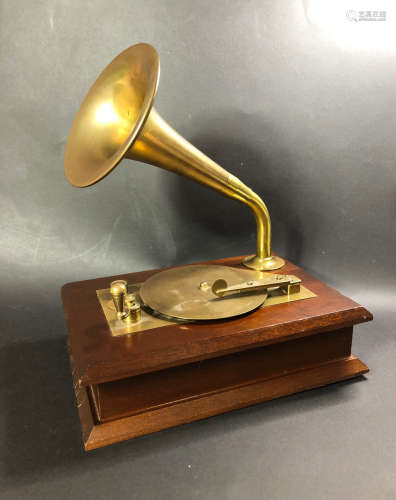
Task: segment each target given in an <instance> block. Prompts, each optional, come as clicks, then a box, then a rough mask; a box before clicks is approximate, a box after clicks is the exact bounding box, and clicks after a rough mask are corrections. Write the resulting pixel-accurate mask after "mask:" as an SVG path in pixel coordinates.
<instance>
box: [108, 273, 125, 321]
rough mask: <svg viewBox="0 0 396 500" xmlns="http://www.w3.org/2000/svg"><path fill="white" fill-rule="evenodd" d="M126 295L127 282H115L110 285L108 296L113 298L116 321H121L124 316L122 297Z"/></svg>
mask: <svg viewBox="0 0 396 500" xmlns="http://www.w3.org/2000/svg"><path fill="white" fill-rule="evenodd" d="M126 293H127V282H126V281H125V280H116V281H112V282H111V283H110V294H111V296H112V298H113V302H114V306H115V308H116V311H117V318H118V319H122V318H123V317H124V316H125V313H124V297H125V294H126Z"/></svg>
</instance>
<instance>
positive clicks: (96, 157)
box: [65, 43, 160, 187]
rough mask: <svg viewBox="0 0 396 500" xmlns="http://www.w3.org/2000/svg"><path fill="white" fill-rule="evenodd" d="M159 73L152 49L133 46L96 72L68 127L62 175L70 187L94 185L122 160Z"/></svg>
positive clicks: (140, 123) (151, 97) (149, 103)
mask: <svg viewBox="0 0 396 500" xmlns="http://www.w3.org/2000/svg"><path fill="white" fill-rule="evenodd" d="M159 74H160V65H159V58H158V54H157V52H156V50H155V49H154V48H153V47H152V46H151V45H149V44H147V43H139V44H138V45H134V46H132V47H129V48H128V49H126V50H124V51H123V52H121V54H119V55H118V56H117V57H116V58H115V59H113V61H112V62H111V63H110V64H109V65H108V66H107V67H106V68H105V69H104V70H103V71H102V73H101V74H100V75H99V77H98V78H97V79H96V81H95V83H94V84H93V85H92V87H91V88H90V90H89V92H88V94H87V95H86V97H85V99H84V101H83V103H82V105H81V107H80V109H79V111H78V113H77V115H76V117H75V119H74V122H73V126H72V128H71V131H70V134H69V137H68V140H67V143H66V151H65V174H66V178H67V180H68V181H69V182H70V184H72V185H73V186H75V187H86V186H90V185H91V184H95V182H98V181H100V180H101V179H102V178H103V177H104V176H105V175H107V174H108V173H110V172H111V170H113V168H114V167H116V166H117V165H118V163H119V162H120V161H121V160H122V159H123V158H124V156H125V154H126V153H127V151H128V150H129V148H130V147H131V146H132V145H133V143H134V141H135V140H136V138H137V136H138V135H139V132H140V130H141V128H142V126H143V124H144V123H145V121H146V119H147V117H148V115H149V113H150V111H151V107H152V105H153V101H154V96H155V94H156V91H157V87H158V81H159Z"/></svg>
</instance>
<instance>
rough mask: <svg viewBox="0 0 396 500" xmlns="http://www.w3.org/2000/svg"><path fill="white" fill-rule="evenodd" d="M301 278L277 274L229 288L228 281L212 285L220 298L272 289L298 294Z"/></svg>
mask: <svg viewBox="0 0 396 500" xmlns="http://www.w3.org/2000/svg"><path fill="white" fill-rule="evenodd" d="M300 283H301V280H300V278H297V276H292V275H287V274H276V275H275V276H271V277H270V278H265V279H262V280H256V281H245V282H244V283H238V284H237V285H232V286H228V284H227V282H226V280H224V279H221V278H220V279H217V280H216V281H215V282H214V283H213V285H212V292H213V293H214V294H215V295H217V296H218V297H224V296H225V295H232V294H238V293H251V292H258V291H265V290H270V289H271V290H272V289H280V290H281V291H282V292H283V293H286V294H290V293H297V292H299V291H300Z"/></svg>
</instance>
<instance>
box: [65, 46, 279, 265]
mask: <svg viewBox="0 0 396 500" xmlns="http://www.w3.org/2000/svg"><path fill="white" fill-rule="evenodd" d="M158 80H159V59H158V55H157V52H156V51H155V49H154V48H153V47H151V46H150V45H148V44H145V43H141V44H138V45H134V46H132V47H129V48H128V49H126V50H125V51H124V52H122V53H121V54H119V55H118V56H117V57H116V58H115V59H113V61H112V62H111V63H110V64H109V65H108V66H107V67H106V68H105V69H104V71H103V72H102V73H101V74H100V76H99V77H98V79H97V80H96V81H95V83H94V84H93V86H92V87H91V89H90V90H89V92H88V94H87V96H86V97H85V99H84V102H83V103H82V105H81V107H80V110H79V112H78V113H77V116H76V118H75V120H74V123H73V126H72V129H71V131H70V135H69V138H68V141H67V144H66V152H65V174H66V177H67V179H68V180H69V182H70V183H71V184H73V185H74V186H77V187H85V186H89V185H91V184H94V183H95V182H98V181H99V180H100V179H102V178H103V177H104V176H105V175H106V174H108V173H109V172H110V171H111V170H112V169H113V168H114V167H115V166H116V165H117V164H118V163H119V162H120V161H121V160H122V159H123V158H124V157H126V158H129V159H132V160H139V161H142V162H145V163H149V164H152V165H155V166H157V167H161V168H164V169H165V170H169V171H171V172H175V173H177V174H180V175H183V176H185V177H188V178H190V179H192V180H194V181H196V182H199V183H201V184H203V185H205V186H208V187H211V188H213V189H215V190H217V191H219V192H220V193H222V194H224V195H226V196H229V197H230V198H233V199H235V200H238V201H240V202H241V203H244V204H245V205H247V206H248V207H249V208H250V209H251V210H252V211H253V214H254V216H255V220H256V226H257V244H256V255H255V256H253V257H252V258H250V259H248V260H246V261H245V262H244V264H245V265H246V266H247V267H250V268H253V269H257V270H263V271H269V270H274V269H278V268H280V267H282V266H283V265H284V261H283V259H281V258H280V257H276V256H272V255H271V221H270V216H269V213H268V210H267V207H266V205H265V204H264V202H263V200H262V199H261V198H260V197H259V196H258V195H257V194H256V193H254V192H253V191H252V190H251V189H250V188H249V187H247V186H246V185H245V184H244V183H243V182H242V181H240V180H239V179H238V178H237V177H235V176H234V175H232V174H230V173H229V172H227V171H226V170H224V169H223V168H222V167H220V166H219V165H218V164H217V163H215V162H214V161H213V160H211V159H210V158H208V157H207V156H206V155H204V154H203V153H201V152H200V151H199V150H198V149H196V148H195V147H194V146H193V145H191V144H190V143H189V142H188V141H186V140H185V139H183V137H182V136H180V135H179V134H178V133H177V132H176V131H175V130H173V128H172V127H170V126H169V125H168V124H167V123H166V122H165V121H164V120H163V119H162V118H161V116H160V115H159V114H158V113H157V112H156V111H155V110H154V109H153V108H152V105H153V101H154V96H155V93H156V90H157V85H158Z"/></svg>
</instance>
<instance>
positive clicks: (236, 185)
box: [126, 109, 284, 271]
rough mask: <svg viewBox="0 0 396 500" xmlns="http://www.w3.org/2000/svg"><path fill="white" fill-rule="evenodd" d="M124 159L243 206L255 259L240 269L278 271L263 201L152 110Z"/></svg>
mask: <svg viewBox="0 0 396 500" xmlns="http://www.w3.org/2000/svg"><path fill="white" fill-rule="evenodd" d="M126 157H127V158H130V159H133V160H138V161H142V162H144V163H149V164H151V165H155V166H157V167H160V168H163V169H165V170H169V171H171V172H175V173H177V174H179V175H182V176H184V177H189V178H190V179H192V180H194V181H196V182H199V183H200V184H203V185H205V186H208V187H211V188H213V189H215V190H216V191H219V192H220V193H222V194H224V195H226V196H229V197H230V198H234V199H236V200H238V201H240V202H241V203H244V204H245V205H247V206H248V207H249V208H250V209H251V210H252V211H253V214H254V217H255V219H256V225H257V246H256V255H254V256H252V257H249V258H247V259H245V260H244V262H243V263H244V265H245V266H247V267H250V268H252V269H256V270H260V271H270V270H274V269H279V268H280V267H282V266H283V265H284V260H283V259H281V258H280V257H277V256H275V255H271V219H270V215H269V212H268V209H267V207H266V205H265V203H264V202H263V200H262V199H261V198H260V197H259V196H258V195H257V194H256V193H255V192H254V191H252V190H251V189H250V188H249V187H248V186H246V185H245V184H244V183H243V182H242V181H240V180H239V179H238V178H237V177H235V176H234V175H232V174H230V173H229V172H227V170H225V169H223V168H222V167H220V165H218V164H217V163H215V162H214V161H213V160H211V159H210V158H209V157H208V156H206V155H205V154H204V153H202V152H201V151H199V150H198V149H197V148H195V147H194V146H193V145H192V144H190V143H189V142H188V141H186V140H185V139H184V138H183V137H182V136H181V135H179V134H178V133H177V132H176V131H175V130H174V129H173V128H172V127H171V126H170V125H168V123H167V122H166V121H165V120H163V119H162V118H161V116H160V115H159V114H158V113H157V112H156V111H155V109H152V110H151V112H150V115H149V116H148V118H147V121H146V123H145V124H144V126H143V129H142V131H141V133H140V135H139V137H138V138H137V140H136V141H135V143H134V144H133V146H132V147H131V148H130V149H129V150H128V151H127V153H126Z"/></svg>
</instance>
